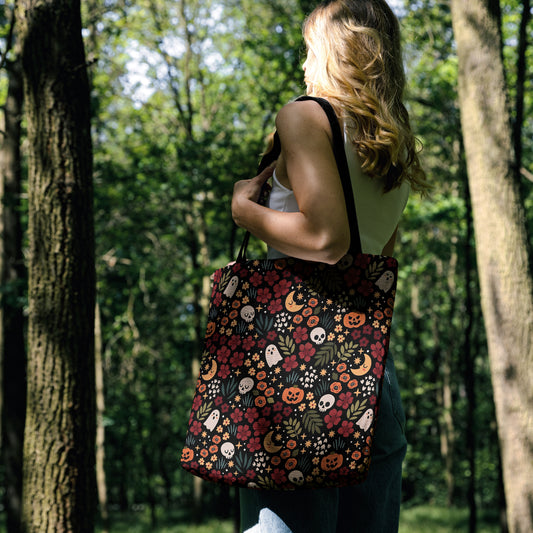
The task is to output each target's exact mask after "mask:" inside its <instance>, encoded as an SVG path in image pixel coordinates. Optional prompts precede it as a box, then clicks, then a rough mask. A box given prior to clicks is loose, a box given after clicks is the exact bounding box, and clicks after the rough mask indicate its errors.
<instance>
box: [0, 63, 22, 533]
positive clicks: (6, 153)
mask: <svg viewBox="0 0 533 533" xmlns="http://www.w3.org/2000/svg"><path fill="white" fill-rule="evenodd" d="M7 71H8V76H9V81H8V92H7V99H6V103H5V106H4V117H3V124H2V126H0V129H1V130H2V132H3V134H4V136H3V142H2V146H1V148H0V226H1V230H0V232H1V236H0V247H1V248H2V250H1V252H0V263H1V266H0V272H1V283H2V288H3V291H2V293H0V298H1V302H2V303H1V308H0V338H1V347H0V352H1V355H0V359H1V361H2V463H3V466H4V472H5V474H4V476H5V480H4V484H5V493H4V506H5V512H6V526H7V532H8V533H19V532H20V531H21V525H20V523H21V510H22V450H23V438H24V418H25V416H26V345H25V340H24V315H23V298H22V297H23V287H24V286H25V283H26V281H25V280H26V273H25V268H24V262H23V256H22V229H21V223H20V212H19V208H20V194H21V169H20V121H21V113H22V94H23V91H22V74H21V71H20V63H19V62H18V61H17V62H15V63H8V65H7Z"/></svg>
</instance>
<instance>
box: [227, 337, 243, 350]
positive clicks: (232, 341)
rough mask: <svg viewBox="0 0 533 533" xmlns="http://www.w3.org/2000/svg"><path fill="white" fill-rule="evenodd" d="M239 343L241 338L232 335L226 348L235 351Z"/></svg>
mask: <svg viewBox="0 0 533 533" xmlns="http://www.w3.org/2000/svg"><path fill="white" fill-rule="evenodd" d="M240 343H241V338H240V336H239V335H232V336H231V337H230V339H229V341H228V346H229V347H230V349H231V350H232V351H235V350H236V349H237V348H238V346H239V344H240Z"/></svg>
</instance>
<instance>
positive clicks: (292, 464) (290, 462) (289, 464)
mask: <svg viewBox="0 0 533 533" xmlns="http://www.w3.org/2000/svg"><path fill="white" fill-rule="evenodd" d="M297 464H298V461H296V459H295V458H294V457H291V458H290V459H287V460H286V461H285V468H286V469H287V470H294V469H295V468H296V465H297Z"/></svg>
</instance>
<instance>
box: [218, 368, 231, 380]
mask: <svg viewBox="0 0 533 533" xmlns="http://www.w3.org/2000/svg"><path fill="white" fill-rule="evenodd" d="M230 374H231V370H230V368H229V365H220V366H219V367H218V372H217V375H218V376H219V377H220V378H222V379H226V378H227V377H228V376H229V375H230Z"/></svg>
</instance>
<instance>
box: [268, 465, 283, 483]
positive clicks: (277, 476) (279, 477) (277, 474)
mask: <svg viewBox="0 0 533 533" xmlns="http://www.w3.org/2000/svg"><path fill="white" fill-rule="evenodd" d="M272 479H273V480H274V481H275V482H276V483H285V482H286V481H287V476H286V474H285V470H283V469H282V468H274V471H273V472H272Z"/></svg>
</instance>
